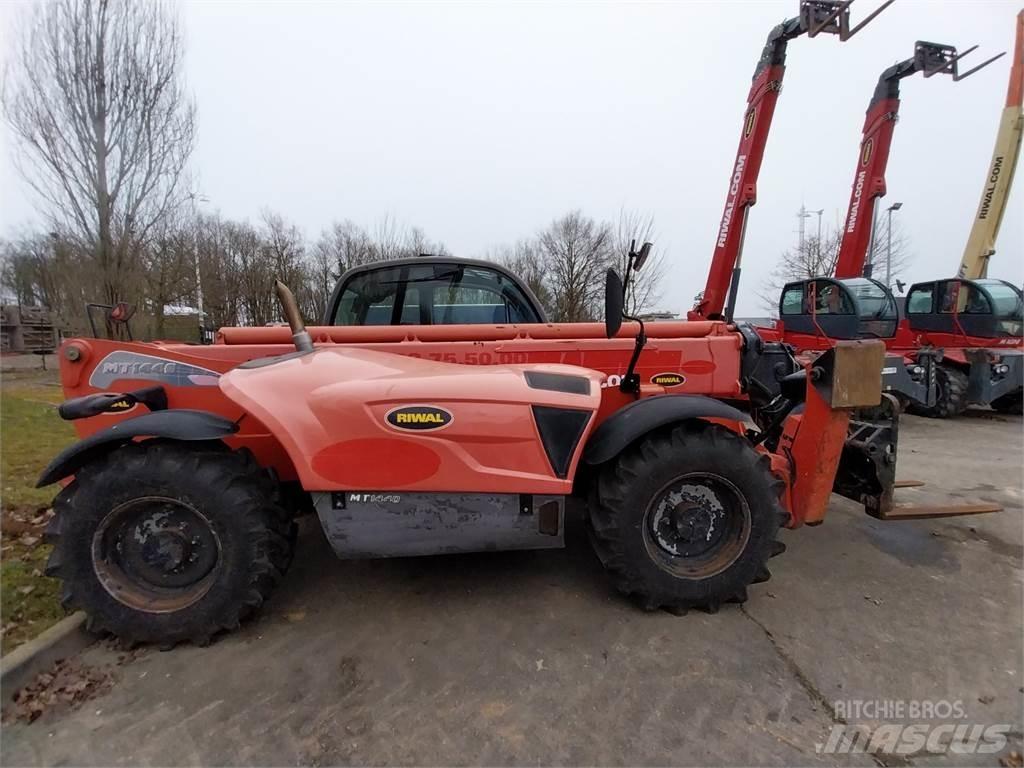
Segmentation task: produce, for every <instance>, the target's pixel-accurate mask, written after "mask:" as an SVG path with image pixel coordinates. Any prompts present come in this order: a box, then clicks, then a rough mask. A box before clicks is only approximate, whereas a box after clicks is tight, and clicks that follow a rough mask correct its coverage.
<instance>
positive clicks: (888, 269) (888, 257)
mask: <svg viewBox="0 0 1024 768" xmlns="http://www.w3.org/2000/svg"><path fill="white" fill-rule="evenodd" d="M902 207H903V203H893V204H892V205H890V206H889V207H888V208H887V209H886V211H888V213H889V224H888V226H887V227H886V233H885V234H886V241H887V242H886V249H885V287H886V288H889V287H890V284H891V282H892V212H893V211H898V210H899V209H900V208H902Z"/></svg>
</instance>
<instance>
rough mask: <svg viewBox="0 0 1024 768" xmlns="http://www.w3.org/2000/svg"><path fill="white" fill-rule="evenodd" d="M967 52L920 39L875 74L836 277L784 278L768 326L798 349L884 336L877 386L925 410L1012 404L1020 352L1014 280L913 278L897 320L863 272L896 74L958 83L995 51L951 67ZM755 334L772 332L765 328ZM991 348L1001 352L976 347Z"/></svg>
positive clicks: (886, 297)
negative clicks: (774, 320) (963, 67)
mask: <svg viewBox="0 0 1024 768" xmlns="http://www.w3.org/2000/svg"><path fill="white" fill-rule="evenodd" d="M975 47H976V46H975ZM973 50H974V48H970V49H968V50H967V51H965V52H963V53H959V54H958V53H957V51H956V48H954V47H952V46H947V45H941V44H936V43H928V42H921V41H919V42H918V43H917V44H916V46H915V50H914V56H913V57H911V58H909V59H906V60H905V61H902V62H900V63H898V64H895V65H893V66H892V67H889V68H888V69H886V70H885V71H884V72H883V73H882V75H881V77H879V80H878V86H877V87H876V89H875V93H874V95H873V97H872V99H871V103H870V104H869V106H868V110H867V116H866V118H865V121H864V131H863V138H862V140H861V144H860V149H859V153H858V159H857V168H856V171H855V173H854V180H853V185H852V190H851V193H850V204H849V208H848V211H847V216H846V222H845V226H844V231H843V239H842V242H841V245H840V249H839V256H838V259H837V263H836V270H835V278H834V279H833V278H829V277H818V278H812V279H808V280H800V281H794V282H792V283H789V284H787V285H786V286H785V287H784V288H783V292H782V296H781V299H780V302H779V322H778V324H777V326H776V328H775V331H776V333H777V334H778V336H776V337H775V338H780V339H782V340H783V341H785V342H787V343H789V344H792V345H794V346H795V347H796V348H797V349H798V350H808V351H810V350H823V349H828V348H829V347H830V346H832V344H834V340H836V339H856V338H881V339H884V340H885V341H886V346H887V348H888V349H889V352H890V355H889V357H888V358H887V361H886V367H885V369H884V374H883V375H884V379H883V388H884V389H885V390H887V391H890V392H892V393H894V394H896V395H897V396H899V397H900V399H901V400H903V401H904V404H906V405H909V406H910V407H911V408H912V409H913V410H914V411H915V412H916V413H919V414H921V415H926V416H940V417H945V416H953V415H956V414H957V413H960V412H962V411H963V410H964V409H965V408H966V407H967V404H968V402H973V403H981V404H992V405H993V406H994V407H996V408H997V409H1000V410H1002V406H1003V404H1005V403H1009V404H1011V405H1012V402H1017V401H1019V399H1020V394H1019V393H1020V389H1021V384H1020V381H1021V377H1022V372H1024V365H1022V362H1021V359H1020V357H1019V355H1014V354H1012V353H1011V352H1009V351H1008V350H1011V349H1012V348H1015V347H1019V346H1020V343H1021V339H1020V328H1021V317H1020V315H1021V301H1020V291H1019V290H1018V289H1017V288H1016V287H1015V286H1012V285H1010V284H1009V283H1004V282H1003V281H999V280H978V281H968V280H963V279H957V280H948V281H940V282H939V283H934V282H932V283H926V284H919V285H915V286H913V287H912V288H911V290H910V293H909V294H908V302H907V307H906V309H907V312H906V316H905V318H904V319H902V320H901V318H900V311H899V309H900V308H899V303H898V302H897V300H896V299H895V298H894V297H893V295H892V293H891V291H890V288H889V286H887V285H885V284H884V283H882V282H879V281H877V280H874V279H872V267H873V265H872V263H871V256H870V254H871V251H872V241H873V237H874V232H873V230H874V228H873V222H874V212H875V205H876V201H877V200H878V198H880V197H882V196H884V195H885V193H886V184H885V170H886V167H887V165H888V160H889V150H890V147H891V145H892V139H893V131H894V129H895V126H896V121H897V119H898V113H899V104H900V100H899V84H900V81H901V80H902V79H903V78H905V77H909V76H911V75H913V74H916V73H917V72H922V73H923V74H924V76H925V77H931V76H932V75H936V74H948V75H950V76H951V77H952V78H953V80H954V81H959V80H963V79H964V78H966V77H968V76H970V75H971V74H973V73H975V72H977V71H978V70H980V69H981V68H983V67H985V66H987V65H988V64H990V63H992V62H993V61H995V60H996V59H998V58H999V57H1000V56H1002V55H1003V54H999V55H997V56H993V57H992V58H990V59H988V60H987V61H985V62H983V63H981V64H979V65H978V66H976V67H974V68H973V69H971V70H969V71H967V72H963V73H961V72H959V71H958V69H957V62H958V61H960V59H962V58H963V57H964V56H965V55H967V54H968V53H970V52H971V51H973ZM940 294H941V296H940ZM961 314H962V316H961ZM762 331H763V335H765V336H766V337H769V336H771V330H770V329H762ZM993 345H995V346H998V348H999V350H1000V351H998V352H996V353H990V352H987V351H986V350H985V349H982V348H984V347H991V346H993ZM1014 398H1016V399H1014ZM1011 401H1012V402H1011Z"/></svg>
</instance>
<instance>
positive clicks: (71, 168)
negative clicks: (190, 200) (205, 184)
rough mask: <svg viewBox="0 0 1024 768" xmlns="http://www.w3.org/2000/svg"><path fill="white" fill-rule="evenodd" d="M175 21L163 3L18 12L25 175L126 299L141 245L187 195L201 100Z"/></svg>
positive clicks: (106, 0) (8, 110)
mask: <svg viewBox="0 0 1024 768" xmlns="http://www.w3.org/2000/svg"><path fill="white" fill-rule="evenodd" d="M182 55H183V49H182V39H181V33H180V29H179V24H178V21H177V18H176V17H175V16H174V15H173V14H172V13H171V11H170V9H169V8H168V6H167V5H166V4H165V3H164V2H161V0H148V1H147V2H137V1H136V0H51V1H50V2H47V3H40V4H39V5H38V6H36V7H35V9H34V11H33V12H31V13H30V14H28V15H27V16H26V17H24V19H23V25H22V28H21V34H20V38H19V40H18V42H17V43H16V46H15V51H14V54H13V56H12V58H11V63H10V66H9V68H8V70H7V71H6V72H5V73H4V89H3V111H4V115H5V118H6V120H7V121H8V123H9V124H10V126H11V129H12V131H13V133H14V135H15V136H16V138H17V141H18V143H19V145H20V149H21V152H20V153H19V155H18V157H17V164H18V167H19V170H20V171H21V172H22V174H23V175H24V176H25V179H26V181H27V182H28V184H29V185H30V186H31V187H32V188H33V189H34V190H35V191H36V192H37V193H38V194H39V195H40V196H41V197H42V198H43V200H44V201H46V203H47V204H48V210H47V214H48V216H49V217H50V219H51V222H52V224H51V226H52V227H53V228H54V229H56V230H58V231H61V232H66V233H67V234H68V235H69V236H73V237H74V238H76V239H77V240H78V241H79V243H80V244H81V245H82V246H83V248H85V249H86V250H87V251H88V252H89V253H91V255H92V258H93V260H94V267H95V269H96V271H97V272H98V274H99V277H100V280H101V282H102V289H103V294H104V298H105V299H106V300H107V301H109V302H112V303H113V302H116V301H120V300H122V299H125V298H127V297H126V292H127V289H128V286H129V285H130V284H131V282H132V280H133V276H134V275H135V273H136V272H137V271H138V270H139V268H140V266H141V265H140V259H139V258H138V256H139V251H140V249H141V248H142V247H143V245H144V244H145V243H146V241H147V240H148V239H149V237H150V236H151V235H152V234H153V233H154V229H155V228H156V227H157V226H158V225H159V224H160V223H161V222H162V221H163V220H164V218H165V217H166V216H167V214H168V212H170V211H172V210H173V209H174V208H176V207H177V206H178V205H179V204H180V203H181V202H182V201H183V200H184V199H185V198H186V197H187V196H188V190H187V186H186V181H185V173H184V171H185V166H186V163H187V161H188V158H189V155H190V154H191V152H192V147H193V144H194V141H195V107H194V105H193V104H192V102H191V101H190V99H189V98H188V97H187V96H186V93H185V89H184V86H183V83H182V76H181V71H182Z"/></svg>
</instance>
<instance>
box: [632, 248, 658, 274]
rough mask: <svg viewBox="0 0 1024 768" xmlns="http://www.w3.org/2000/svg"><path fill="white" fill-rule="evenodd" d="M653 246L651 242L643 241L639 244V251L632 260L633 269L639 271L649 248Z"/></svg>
mask: <svg viewBox="0 0 1024 768" xmlns="http://www.w3.org/2000/svg"><path fill="white" fill-rule="evenodd" d="M653 247H654V245H653V244H652V243H644V244H643V245H641V246H640V252H639V253H637V254H636V257H635V258H634V260H633V269H635V270H636V271H637V272H639V271H640V269H641V268H642V267H643V265H644V262H645V261H647V257H648V256H650V255H651V248H653Z"/></svg>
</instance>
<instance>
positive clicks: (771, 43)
mask: <svg viewBox="0 0 1024 768" xmlns="http://www.w3.org/2000/svg"><path fill="white" fill-rule="evenodd" d="M892 2H893V0H886V2H884V3H883V4H882V5H881V6H879V7H878V8H876V9H875V10H874V11H873V12H872V13H871V14H870V15H869V16H868V17H867V18H865V19H864V21H862V22H861V23H860V24H858V25H857V26H855V27H853V28H852V29H851V28H850V11H849V8H850V5H851V1H850V0H847V1H846V2H825V1H824V0H803V2H801V3H800V15H799V16H797V17H795V18H792V19H788V20H787V21H784V22H783V23H782V24H779V25H778V26H777V27H775V28H774V29H773V30H772V31H771V32H770V33H769V35H768V40H767V42H766V43H765V46H764V50H763V51H762V52H761V58H760V59H758V62H757V67H756V68H755V69H754V79H753V83H752V84H751V86H750V93H749V94H748V96H747V109H746V111H745V112H744V114H743V131H742V133H741V134H740V144H739V148H738V149H737V150H736V160H735V162H734V163H733V170H732V176H731V179H730V182H729V192H728V195H727V196H726V199H725V210H724V212H723V213H722V221H721V224H720V225H719V228H718V235H717V237H716V240H715V249H714V255H713V256H712V259H711V267H710V269H709V270H708V278H707V284H706V286H705V288H704V292H703V293H702V294H701V296H700V298H699V299H698V301H697V304H696V306H694V308H693V309H692V310H690V312H689V313H688V317H689V319H690V320H709V319H710V320H720V319H722V318H723V317H725V318H729V319H731V318H732V316H733V310H734V308H735V306H736V293H737V290H738V288H739V280H740V269H741V261H742V256H743V239H744V236H745V234H746V229H747V215H748V214H749V212H750V207H751V206H752V205H754V203H756V202H757V177H758V174H759V173H760V172H761V160H762V159H763V158H764V150H765V145H766V144H767V142H768V133H769V132H770V131H771V126H772V117H773V116H774V114H775V102H776V101H778V98H779V93H780V92H781V91H782V78H783V76H784V75H785V73H786V48H787V46H788V44H789V41H790V40H792V39H794V38H796V37H800V36H801V35H803V34H806V35H807V36H808V37H815V36H817V35H819V34H821V33H822V32H826V33H829V34H833V35H838V36H839V39H840V40H843V41H846V40H849V39H850V38H851V37H853V36H854V35H855V34H857V32H859V31H860V30H861V29H863V28H864V26H865V25H866V24H867V23H868V22H870V21H871V20H872V19H874V18H875V17H876V16H877V15H878V14H880V13H881V12H882V11H884V10H885V9H886V8H887V7H888V6H889V5H891V4H892ZM727 297H728V308H726V300H727Z"/></svg>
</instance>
